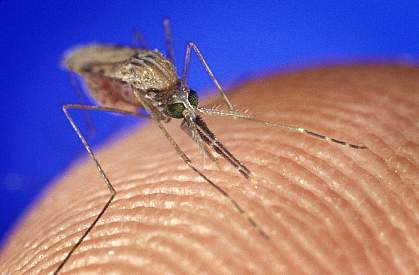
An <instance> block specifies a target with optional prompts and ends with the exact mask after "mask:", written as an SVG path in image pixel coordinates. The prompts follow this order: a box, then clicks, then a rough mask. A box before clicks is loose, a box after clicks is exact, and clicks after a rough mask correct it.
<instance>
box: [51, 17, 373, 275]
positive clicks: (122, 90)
mask: <svg viewBox="0 0 419 275" xmlns="http://www.w3.org/2000/svg"><path fill="white" fill-rule="evenodd" d="M163 27H164V36H165V42H166V49H167V56H164V55H163V54H162V53H160V52H159V51H158V50H150V49H148V48H146V47H145V46H142V47H141V45H140V47H129V46H119V45H113V44H90V45H86V46H81V47H77V48H75V49H73V50H71V51H70V52H68V53H67V54H66V55H65V57H64V59H63V65H64V67H65V68H66V69H67V70H68V71H70V73H75V74H78V75H79V76H80V77H81V78H82V79H83V80H84V82H85V84H86V86H87V90H88V92H89V93H90V95H91V96H92V98H93V99H94V100H95V101H96V103H97V105H85V104H65V105H64V106H63V112H64V114H65V116H66V117H67V119H68V121H69V122H70V124H71V126H72V128H73V129H74V131H75V132H76V134H77V136H78V138H79V139H80V141H81V142H82V144H83V146H84V148H85V149H86V151H87V153H88V154H89V156H90V158H91V159H92V160H93V161H94V163H95V164H96V167H97V169H98V171H99V174H100V175H101V177H102V178H103V180H104V182H105V184H106V186H107V188H108V190H109V192H110V197H109V199H108V200H107V202H106V204H105V205H104V206H103V207H102V209H101V211H100V212H99V213H98V215H97V216H96V218H95V219H94V221H93V222H92V223H91V224H90V226H89V227H88V229H87V230H86V231H85V232H84V233H83V235H82V236H81V237H80V239H79V240H78V241H77V242H76V243H75V244H74V246H73V247H72V248H71V250H70V251H69V252H68V254H67V255H66V257H65V258H64V259H63V261H62V262H61V263H60V265H59V266H58V267H57V269H56V270H55V272H54V274H57V273H58V272H59V271H60V270H61V269H62V268H63V266H64V265H65V264H66V263H67V261H68V260H69V258H70V257H71V255H72V254H73V253H74V252H75V251H76V249H77V248H78V247H79V245H80V244H81V243H82V242H83V240H84V239H85V238H86V236H87V235H88V234H89V232H90V231H91V230H92V229H93V228H94V227H95V225H96V223H97V222H98V220H99V219H100V218H101V217H102V216H103V214H104V213H105V212H106V210H107V209H108V207H109V205H110V204H111V202H112V200H113V199H114V197H115V195H116V194H117V191H116V190H115V188H114V186H113V185H112V183H111V182H110V180H109V178H108V176H107V175H106V173H105V171H104V170H103V168H102V166H101V164H100V162H99V161H98V159H97V158H96V156H95V154H94V152H93V151H92V149H91V147H90V145H89V144H88V142H87V140H86V138H85V137H84V135H83V134H82V132H81V131H80V129H79V127H78V126H77V124H76V123H75V121H74V119H73V118H72V116H71V115H70V113H69V110H70V109H82V110H97V111H106V112H112V113H118V114H125V115H133V116H137V117H141V118H147V119H151V120H152V121H153V122H154V124H155V125H157V127H158V128H159V129H160V130H161V132H162V134H163V135H164V136H165V137H166V138H167V140H168V141H169V143H170V144H171V145H172V146H173V148H174V149H175V151H176V152H177V154H178V155H179V156H180V158H181V159H182V160H183V161H184V162H185V164H186V165H188V166H189V167H190V168H191V169H192V170H193V171H195V172H196V173H197V174H198V175H199V176H201V177H202V178H203V179H204V180H205V181H206V183H208V184H209V185H210V186H212V187H213V188H215V189H216V190H217V191H218V192H220V193H221V194H222V195H223V196H224V197H225V198H226V199H227V200H228V201H229V202H230V203H231V204H232V206H234V207H235V208H236V210H237V211H238V212H239V213H240V214H241V215H242V216H243V217H244V218H245V219H247V221H248V222H249V223H250V224H251V225H252V226H253V227H254V228H255V229H256V230H257V231H258V232H259V233H260V234H261V235H262V236H263V237H265V238H266V239H269V236H268V234H266V233H265V232H264V231H263V229H262V228H261V227H260V226H259V225H258V224H257V223H256V221H255V220H254V219H253V218H252V217H251V216H250V215H249V214H248V213H247V212H246V211H245V210H244V209H243V208H242V207H241V206H240V205H239V204H238V203H237V202H236V201H235V200H234V199H233V198H232V197H231V196H230V195H229V194H228V193H227V192H226V191H224V190H223V189H222V188H221V187H220V186H218V185H217V184H215V183H214V182H213V181H211V179H209V178H208V177H207V176H206V175H205V174H204V173H203V172H202V171H201V170H200V169H198V168H197V167H196V166H195V165H194V164H193V163H192V161H191V159H190V158H189V157H188V156H187V155H186V153H185V152H184V151H183V150H182V149H181V148H180V146H179V145H178V144H177V143H176V141H175V140H174V138H173V137H172V136H171V135H170V134H169V132H168V131H167V130H166V128H165V126H164V124H165V123H168V122H170V121H171V120H172V119H181V120H182V122H181V129H182V130H183V131H184V132H185V133H186V134H187V135H188V136H189V137H190V138H191V139H192V140H193V141H194V142H195V143H196V144H197V146H198V148H199V150H200V151H202V153H203V154H204V156H206V157H208V158H209V159H210V160H211V161H213V162H214V163H216V164H217V157H216V156H217V155H218V156H221V157H222V158H224V159H225V160H227V162H228V163H230V164H231V165H232V166H233V167H234V168H235V169H236V170H237V172H238V173H240V174H241V175H242V176H243V177H244V178H246V179H248V180H252V179H253V177H254V174H253V173H252V172H251V171H250V170H249V169H248V168H247V167H246V165H245V164H243V163H242V162H241V161H240V160H238V159H237V158H236V157H235V156H234V155H233V154H232V153H231V152H230V151H229V150H228V149H227V148H226V147H225V146H224V145H223V144H222V143H221V142H220V141H219V140H218V139H217V137H216V136H215V134H214V133H213V132H212V131H211V130H210V129H209V127H208V126H207V124H206V123H205V121H204V120H203V118H202V116H201V115H211V116H221V117H230V118H235V119H244V120H249V121H253V122H256V123H261V124H263V125H266V126H270V127H278V128H282V129H287V130H291V131H294V132H298V133H302V134H306V135H309V136H312V137H315V138H319V139H323V140H326V141H329V142H334V143H338V144H340V145H343V146H346V147H350V148H354V149H367V147H366V146H364V145H356V144H351V143H348V142H345V141H341V140H338V139H335V138H331V137H328V136H325V135H322V134H318V133H316V132H313V131H310V130H307V129H304V128H300V127H294V126H289V125H285V124H278V123H273V122H269V121H264V120H260V119H257V118H255V117H254V116H252V115H250V114H248V113H246V112H240V111H237V110H236V109H235V108H234V107H233V105H232V103H231V102H230V100H229V98H228V96H227V95H226V93H225V92H224V90H223V88H222V87H221V85H220V84H219V82H218V80H217V79H216V77H215V75H214V74H213V72H212V70H211V69H210V67H209V66H208V64H207V62H206V61H205V59H204V57H203V55H202V54H201V52H200V50H199V49H198V47H197V46H196V45H195V44H194V43H193V42H189V43H188V44H187V46H186V53H185V59H184V67H183V72H182V77H181V78H180V79H179V77H178V74H177V71H176V67H175V57H174V50H173V42H172V36H171V28H170V22H169V20H168V19H164V20H163ZM136 40H137V41H138V42H140V44H142V45H145V44H144V43H143V40H142V36H141V34H140V33H139V32H136ZM192 51H194V52H195V53H196V55H197V56H198V59H199V61H200V62H201V64H202V66H203V67H204V69H205V71H206V72H207V74H208V76H209V77H210V79H211V80H212V82H213V83H214V85H215V86H216V88H217V91H218V93H219V94H220V96H221V98H222V99H223V101H224V102H225V104H226V105H227V108H228V109H227V110H220V109H219V108H204V107H200V106H199V99H198V94H197V92H196V91H194V90H192V89H191V88H190V87H189V86H188V83H187V80H188V72H189V63H190V58H191V53H192ZM141 109H144V110H145V111H146V112H147V113H148V114H147V115H145V114H142V113H139V112H138V111H139V110H141Z"/></svg>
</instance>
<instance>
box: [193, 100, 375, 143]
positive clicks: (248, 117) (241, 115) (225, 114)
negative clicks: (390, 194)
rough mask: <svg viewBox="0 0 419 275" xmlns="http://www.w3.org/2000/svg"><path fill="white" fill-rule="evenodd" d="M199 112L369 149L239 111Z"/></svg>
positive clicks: (209, 110) (208, 110) (215, 110)
mask: <svg viewBox="0 0 419 275" xmlns="http://www.w3.org/2000/svg"><path fill="white" fill-rule="evenodd" d="M197 109H198V111H200V112H201V113H204V114H207V115H213V116H223V117H233V118H239V119H244V120H250V121H253V122H256V123H261V124H263V125H266V126H271V127H276V128H282V129H287V130H289V131H294V132H298V133H302V134H306V135H309V136H312V137H315V138H318V139H323V140H326V141H329V142H334V143H337V144H340V145H342V146H345V147H350V148H353V149H368V147H367V146H365V145H362V144H352V143H349V142H346V141H343V140H339V139H336V138H332V137H329V136H326V135H322V134H319V133H316V132H313V131H310V130H307V129H304V128H301V127H294V126H290V125H286V124H280V123H274V122H270V121H266V120H261V119H257V118H255V117H253V116H251V115H249V114H246V113H242V112H237V111H223V110H218V109H208V108H202V107H199V108H197Z"/></svg>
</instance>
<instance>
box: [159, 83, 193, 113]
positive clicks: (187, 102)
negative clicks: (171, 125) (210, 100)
mask: <svg viewBox="0 0 419 275" xmlns="http://www.w3.org/2000/svg"><path fill="white" fill-rule="evenodd" d="M196 107H198V94H197V92H195V91H194V90H191V89H189V88H187V87H180V88H178V89H177V90H176V91H175V92H174V93H173V95H172V96H171V98H170V99H169V102H168V104H167V107H166V114H167V115H168V116H169V117H172V118H186V117H188V118H190V119H192V120H195V117H196Z"/></svg>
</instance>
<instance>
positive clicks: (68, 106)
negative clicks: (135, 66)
mask: <svg viewBox="0 0 419 275" xmlns="http://www.w3.org/2000/svg"><path fill="white" fill-rule="evenodd" d="M70 109H82V110H98V111H106V112H113V113H120V114H128V115H133V116H137V117H146V118H149V117H148V116H146V115H141V114H137V113H134V112H129V111H124V110H119V109H115V108H108V107H101V106H90V105H82V104H66V105H64V106H63V112H64V114H65V116H66V117H67V119H68V121H69V122H70V124H71V126H72V127H73V129H74V131H75V132H76V134H77V136H78V137H79V139H80V141H81V142H82V143H83V146H84V148H85V149H86V151H87V153H88V154H89V156H90V158H91V159H92V160H93V161H94V162H95V164H96V167H97V170H98V171H99V174H100V175H101V176H102V178H103V180H104V182H105V184H106V187H107V188H108V190H109V193H110V197H109V199H108V200H107V202H106V204H105V205H104V206H103V208H102V209H101V211H100V212H99V214H98V215H97V216H96V218H95V219H94V221H93V222H92V223H91V224H90V225H89V227H88V228H87V230H86V231H85V232H84V233H83V235H82V236H81V237H80V239H79V240H78V241H77V242H76V244H75V245H74V246H73V247H72V248H71V250H70V251H69V252H68V254H67V256H66V257H65V258H64V260H63V261H62V262H61V263H60V265H59V266H58V267H57V269H56V270H55V271H54V274H58V272H60V270H61V269H62V268H63V267H64V265H65V264H66V263H67V261H68V259H69V258H70V257H71V255H72V254H73V253H74V251H75V250H76V249H77V248H78V247H79V246H80V244H81V243H82V242H83V240H84V239H85V238H86V236H87V235H88V234H89V232H90V231H91V230H92V229H93V227H95V225H96V223H97V222H98V221H99V219H100V218H101V217H102V216H103V214H104V213H105V212H106V210H107V209H108V207H109V205H110V204H111V202H112V200H113V198H114V197H115V195H116V190H115V188H114V187H113V185H112V183H111V182H110V181H109V178H108V177H107V176H106V174H105V171H104V170H103V168H102V166H101V164H100V163H99V160H98V159H97V158H96V156H95V154H94V153H93V151H92V149H91V147H90V145H89V144H88V143H87V140H86V139H85V137H84V136H83V134H82V133H81V131H80V129H79V127H78V126H77V125H76V123H75V121H74V119H73V117H72V116H71V115H70V113H69V112H68V110H70Z"/></svg>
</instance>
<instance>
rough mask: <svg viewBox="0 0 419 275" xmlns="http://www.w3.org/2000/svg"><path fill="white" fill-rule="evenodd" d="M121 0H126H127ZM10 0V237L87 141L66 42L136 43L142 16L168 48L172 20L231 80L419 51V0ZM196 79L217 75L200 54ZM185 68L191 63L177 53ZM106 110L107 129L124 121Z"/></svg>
mask: <svg viewBox="0 0 419 275" xmlns="http://www.w3.org/2000/svg"><path fill="white" fill-rule="evenodd" d="M119 2H122V1H119ZM123 3H124V4H123V5H121V4H116V3H113V4H111V3H109V2H105V1H103V2H102V1H84V2H77V1H30V2H29V1H1V0H0V42H1V44H0V81H1V82H0V84H1V85H0V97H1V98H0V102H1V104H0V129H1V143H0V144H1V145H2V147H1V150H0V239H3V241H4V237H5V236H6V232H7V231H8V230H10V229H11V228H12V225H13V224H14V223H15V222H16V221H17V220H18V218H19V217H20V216H21V215H22V214H23V213H24V210H25V209H28V207H29V206H30V205H31V203H33V202H34V201H35V199H36V198H37V196H39V195H40V194H41V192H42V191H43V190H45V187H46V186H47V185H48V183H50V182H51V180H52V179H53V178H54V177H56V176H57V175H59V174H60V173H61V172H62V171H63V170H64V169H65V168H66V167H68V166H69V165H70V163H71V161H72V160H74V159H76V158H77V157H78V156H81V155H82V154H84V151H83V148H82V146H81V145H80V143H79V141H78V140H77V138H76V136H75V134H74V133H73V132H72V129H71V128H70V126H69V124H68V123H67V121H66V120H65V117H64V115H63V113H62V112H61V106H62V104H63V103H76V102H78V100H77V97H76V96H75V93H74V91H73V90H72V87H71V85H70V83H69V81H68V76H67V74H66V73H65V72H63V71H62V70H61V69H60V67H59V61H60V58H61V56H62V53H63V52H64V51H65V50H66V49H68V48H69V47H71V46H74V45H76V44H82V43H87V42H91V41H101V42H117V43H127V44H129V43H131V41H132V32H131V30H132V28H133V27H134V26H138V27H140V29H141V30H142V32H143V34H144V36H145V38H146V39H147V41H148V44H149V45H150V46H151V47H153V48H154V47H156V48H159V49H162V50H164V42H163V41H164V40H163V33H162V25H161V23H162V18H163V17H164V16H169V17H170V18H171V20H172V31H173V34H174V42H175V51H176V58H177V60H178V61H180V62H178V63H180V64H183V55H184V46H185V43H186V41H188V40H192V41H195V42H196V43H197V44H198V46H199V47H200V49H201V51H202V53H203V54H204V56H205V57H206V59H207V61H208V63H209V64H210V66H211V67H212V68H213V70H214V72H215V74H216V75H217V76H218V78H219V80H220V81H221V83H223V84H225V85H227V87H228V86H229V85H231V84H233V83H234V82H235V81H239V80H240V79H245V78H246V77H248V76H254V75H256V74H257V75H261V74H263V73H266V72H271V71H273V70H276V69H284V68H289V67H298V66H305V65H309V64H318V63H324V62H335V61H342V60H343V61H353V60H365V59H368V60H374V59H380V60H383V59H391V60H395V59H397V60H399V59H403V60H414V59H415V58H417V57H418V55H419V16H418V14H419V12H418V11H419V1H401V0H398V1H359V2H357V1H353V0H352V1H319V0H317V1H254V3H252V1H230V2H229V1H211V3H210V2H206V1H155V0H154V1H123ZM192 66H193V69H192V78H191V80H190V83H191V86H193V87H194V88H195V89H197V90H206V89H209V88H210V87H212V86H211V83H210V82H209V80H208V77H207V76H206V75H205V73H203V71H202V69H201V68H200V67H199V66H198V63H197V62H196V58H194V62H193V64H192ZM178 68H181V67H180V66H179V64H178ZM103 117H104V118H102V116H101V117H99V118H98V119H99V121H100V123H97V124H96V125H98V126H97V127H98V129H99V133H98V135H97V137H98V141H100V140H103V138H104V137H106V136H109V135H110V134H111V133H112V132H114V131H115V129H117V128H118V127H120V126H118V125H120V124H119V123H117V122H114V121H113V119H112V118H110V117H109V116H103Z"/></svg>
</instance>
